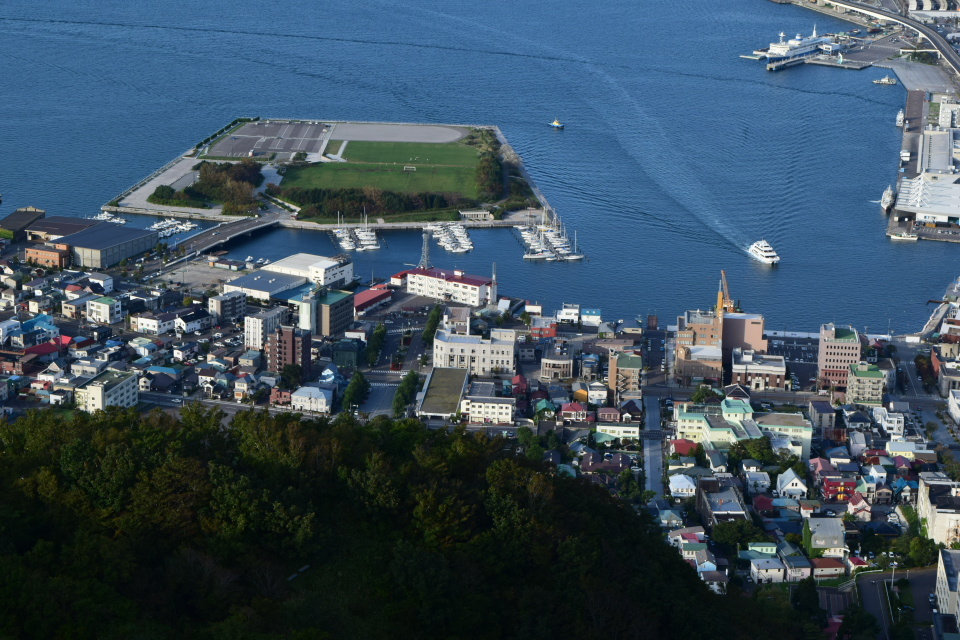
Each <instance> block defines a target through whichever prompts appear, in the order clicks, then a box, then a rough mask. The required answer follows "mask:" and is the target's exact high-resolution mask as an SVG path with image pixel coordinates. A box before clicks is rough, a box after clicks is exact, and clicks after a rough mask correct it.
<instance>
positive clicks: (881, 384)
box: [846, 362, 886, 407]
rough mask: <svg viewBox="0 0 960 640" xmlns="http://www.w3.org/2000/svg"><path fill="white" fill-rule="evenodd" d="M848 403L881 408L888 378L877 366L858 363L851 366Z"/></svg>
mask: <svg viewBox="0 0 960 640" xmlns="http://www.w3.org/2000/svg"><path fill="white" fill-rule="evenodd" d="M846 384H847V402H849V403H850V404H858V405H866V406H868V407H879V406H880V405H882V404H883V391H884V388H885V387H886V376H885V375H884V373H883V372H882V371H880V368H879V367H878V366H877V365H875V364H870V363H867V362H858V363H857V364H851V365H849V369H848V374H847V383H846Z"/></svg>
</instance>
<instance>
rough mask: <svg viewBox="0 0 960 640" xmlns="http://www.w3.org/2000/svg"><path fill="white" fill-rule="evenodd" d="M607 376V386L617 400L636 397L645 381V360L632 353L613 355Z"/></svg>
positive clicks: (616, 353)
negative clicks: (625, 396)
mask: <svg viewBox="0 0 960 640" xmlns="http://www.w3.org/2000/svg"><path fill="white" fill-rule="evenodd" d="M607 374H608V377H607V386H609V387H610V389H611V391H613V392H614V396H615V397H616V398H617V399H620V398H621V397H623V396H624V395H627V396H630V395H636V394H638V393H640V386H641V382H642V379H643V358H642V357H640V356H638V355H634V354H632V353H622V352H619V351H618V352H614V353H611V354H610V362H609V365H608V372H607Z"/></svg>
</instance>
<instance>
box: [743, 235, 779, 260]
mask: <svg viewBox="0 0 960 640" xmlns="http://www.w3.org/2000/svg"><path fill="white" fill-rule="evenodd" d="M747 253H749V254H750V255H751V256H753V258H754V259H755V260H759V261H760V262H762V263H764V264H777V263H778V262H780V256H778V255H777V252H776V251H774V250H773V247H771V246H770V243H769V242H767V241H766V240H757V241H756V242H754V243H753V244H752V245H750V248H749V249H747Z"/></svg>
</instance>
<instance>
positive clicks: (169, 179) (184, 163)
mask: <svg viewBox="0 0 960 640" xmlns="http://www.w3.org/2000/svg"><path fill="white" fill-rule="evenodd" d="M197 162H199V160H197V159H196V158H180V160H179V161H177V162H176V163H175V164H174V165H173V166H171V167H170V168H169V169H167V170H166V171H164V172H163V173H161V174H160V175H157V176H154V177H153V178H152V179H150V180H148V181H147V182H146V183H145V184H144V185H143V186H142V187H140V188H139V189H134V190H133V191H132V192H130V193H129V194H127V195H126V196H125V197H124V198H122V199H121V200H120V206H121V207H135V208H137V209H148V210H151V211H175V212H178V213H193V214H196V215H202V216H207V217H214V216H216V215H218V214H219V213H220V207H216V208H213V209H194V208H192V207H168V206H164V205H157V204H151V203H149V202H147V197H149V196H150V195H151V194H152V193H153V192H154V191H156V189H157V187H159V186H160V185H164V184H166V185H171V184H174V183H176V182H177V181H179V180H181V179H183V178H184V176H188V175H190V174H191V173H192V171H193V166H194V165H195V164H197Z"/></svg>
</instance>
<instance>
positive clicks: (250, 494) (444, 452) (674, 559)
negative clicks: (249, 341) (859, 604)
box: [0, 404, 800, 640]
mask: <svg viewBox="0 0 960 640" xmlns="http://www.w3.org/2000/svg"><path fill="white" fill-rule="evenodd" d="M0 495H2V496H3V502H2V503H0V531H3V536H2V537H0V575H2V576H3V580H0V598H2V599H3V602H4V605H5V606H4V607H3V613H2V615H0V636H2V637H17V638H53V637H70V638H80V639H83V638H128V637H141V638H167V637H209V638H224V639H225V638H257V639H261V638H273V637H294V638H372V639H379V638H397V637H403V638H406V637H423V638H490V639H493V638H556V637H559V636H570V637H578V638H586V639H593V638H598V639H599V638H617V637H644V638H683V637H699V636H701V635H703V634H704V633H706V632H709V635H710V636H711V637H713V638H722V639H728V638H729V639H735V640H740V639H744V640H746V639H752V638H759V637H776V638H778V639H782V640H792V639H798V638H799V636H800V633H799V631H798V630H797V629H796V628H795V627H796V625H795V623H794V621H793V619H792V618H791V616H790V615H785V613H784V609H783V607H782V604H781V603H778V602H773V601H766V600H764V599H749V598H743V597H739V596H718V595H715V594H713V593H711V592H710V591H709V590H708V589H707V588H706V586H705V585H704V584H703V582H701V581H700V580H699V579H698V578H697V576H696V573H695V572H694V571H693V570H691V569H690V567H689V566H688V565H687V564H686V563H684V562H683V561H682V560H681V558H680V557H679V555H678V554H677V553H676V550H674V549H672V548H670V547H668V546H667V545H666V544H665V543H664V542H663V540H662V538H661V536H660V532H659V530H658V527H657V526H656V525H655V524H654V523H653V522H652V520H651V519H650V518H649V517H648V516H646V515H645V514H640V515H638V514H637V513H636V512H635V511H634V510H633V509H632V508H630V507H629V506H628V505H626V504H624V503H623V502H622V501H619V500H616V499H614V498H612V497H611V496H610V494H609V493H608V492H607V491H605V490H603V489H601V488H600V487H597V486H595V485H593V484H591V483H589V482H584V481H582V480H576V479H570V478H561V477H559V476H557V475H555V472H554V470H553V469H552V467H549V466H546V465H544V464H542V463H541V462H539V461H536V460H531V459H529V458H526V457H525V456H514V455H513V453H512V451H511V450H505V449H504V446H503V442H502V441H501V440H499V439H491V438H488V437H487V436H486V435H485V434H483V433H468V432H466V431H465V430H462V429H461V430H457V431H454V432H447V431H442V430H441V431H433V430H428V429H426V428H425V427H424V426H423V425H421V424H420V423H419V422H418V421H415V420H390V419H387V418H385V417H378V418H375V419H374V420H372V421H370V422H369V423H368V424H365V425H364V424H359V423H358V422H356V421H354V420H353V419H352V418H350V417H349V416H341V417H339V418H338V419H336V420H328V419H301V418H299V417H298V416H297V415H295V414H280V415H270V414H269V413H268V412H266V411H252V410H251V411H245V412H240V413H238V414H237V415H236V416H235V417H234V418H233V419H232V420H231V421H230V424H229V428H225V426H224V415H223V413H222V412H221V411H219V410H218V409H211V408H206V407H203V406H201V405H199V404H191V405H185V406H184V407H183V408H182V410H181V411H180V413H179V415H173V414H171V413H165V412H161V411H159V410H157V411H154V412H153V413H150V414H147V415H140V414H138V413H137V412H136V411H134V410H119V409H111V410H109V411H106V412H98V413H96V414H94V415H88V414H86V413H83V412H76V413H75V414H73V415H72V416H71V417H68V418H64V417H63V415H62V414H57V413H54V412H52V411H49V410H43V411H31V412H29V413H28V414H27V415H26V416H25V417H22V418H20V419H18V420H16V421H15V422H12V423H0ZM691 610H695V611H696V615H690V612H691Z"/></svg>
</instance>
